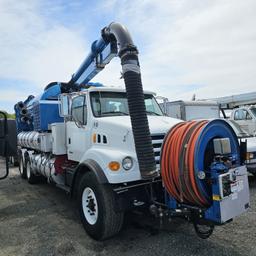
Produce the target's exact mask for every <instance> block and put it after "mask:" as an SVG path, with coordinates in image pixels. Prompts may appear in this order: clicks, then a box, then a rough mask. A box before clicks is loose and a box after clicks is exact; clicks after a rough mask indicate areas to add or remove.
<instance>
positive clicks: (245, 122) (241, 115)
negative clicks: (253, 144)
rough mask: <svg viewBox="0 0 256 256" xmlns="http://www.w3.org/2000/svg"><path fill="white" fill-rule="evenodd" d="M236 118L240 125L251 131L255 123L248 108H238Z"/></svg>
mask: <svg viewBox="0 0 256 256" xmlns="http://www.w3.org/2000/svg"><path fill="white" fill-rule="evenodd" d="M234 120H235V121H236V122H237V123H238V124H239V126H240V127H241V128H242V129H243V130H245V131H246V132H248V133H250V134H251V132H250V130H251V129H250V127H251V125H252V124H253V120H252V117H251V115H250V114H249V113H248V111H247V110H246V109H238V110H236V111H235V114H234Z"/></svg>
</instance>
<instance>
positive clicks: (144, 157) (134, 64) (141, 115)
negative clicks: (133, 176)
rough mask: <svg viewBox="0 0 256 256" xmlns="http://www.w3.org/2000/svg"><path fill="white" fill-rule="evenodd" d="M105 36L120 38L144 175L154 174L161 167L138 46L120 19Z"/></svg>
mask: <svg viewBox="0 0 256 256" xmlns="http://www.w3.org/2000/svg"><path fill="white" fill-rule="evenodd" d="M102 37H103V39H104V40H105V41H108V42H113V41H116V43H117V45H118V47H119V51H118V56H119V57H120V59H121V65H122V72H123V77H124V82H125V87H126V92H127V99H128V106H129V113H130V117H131V123H132V130H133V136H134V142H135V149H136V153H137V158H138V162H139V167H140V172H141V177H142V178H143V179H150V178H154V177H156V176H157V171H156V163H155V156H154V151H153V146H152V140H151V136H150V130H149V125H148V118H147V114H146V107H145V102H144V94H143V88H142V82H141V73H140V65H139V59H138V50H137V48H136V46H135V45H134V43H133V41H132V38H131V36H130V33H129V32H128V30H127V28H126V27H124V26H123V25H121V24H119V23H115V22H114V23H111V24H110V25H109V26H108V27H106V28H104V29H103V30H102Z"/></svg>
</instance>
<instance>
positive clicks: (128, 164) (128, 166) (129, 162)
mask: <svg viewBox="0 0 256 256" xmlns="http://www.w3.org/2000/svg"><path fill="white" fill-rule="evenodd" d="M122 166H123V168H124V169H125V170H126V171H128V170H130V169H131V168H132V166H133V161H132V158H131V157H129V156H127V157H126V158H124V159H123V162H122Z"/></svg>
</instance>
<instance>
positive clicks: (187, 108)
mask: <svg viewBox="0 0 256 256" xmlns="http://www.w3.org/2000/svg"><path fill="white" fill-rule="evenodd" d="M159 105H160V107H161V108H162V110H163V112H164V113H165V114H166V115H167V116H170V117H173V118H178V119H182V120H184V121H189V120H196V119H204V118H207V119H211V118H219V117H220V109H219V105H218V104H217V103H216V102H215V101H183V100H178V101H169V102H166V101H165V102H163V103H160V104H159Z"/></svg>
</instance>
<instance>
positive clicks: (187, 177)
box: [160, 120, 209, 207]
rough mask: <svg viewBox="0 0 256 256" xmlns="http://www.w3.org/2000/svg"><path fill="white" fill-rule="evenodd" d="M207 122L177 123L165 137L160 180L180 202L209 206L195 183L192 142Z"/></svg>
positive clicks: (194, 141)
mask: <svg viewBox="0 0 256 256" xmlns="http://www.w3.org/2000/svg"><path fill="white" fill-rule="evenodd" d="M207 123H208V121H205V120H204V121H189V122H183V123H179V124H177V125H175V126H174V127H173V128H172V129H171V130H170V131H169V132H168V134H167V135H166V137H165V140H164V143H163V146H162V151H161V161H160V164H161V174H162V179H163V183H164V185H165V188H166V190H167V192H168V193H169V194H170V195H171V196H172V197H173V198H175V199H176V200H177V201H178V202H180V203H189V204H193V205H197V206H201V207H206V206H208V205H209V202H208V200H207V199H206V198H205V197H204V195H203V194H202V193H201V192H200V189H199V188H198V186H197V183H196V179H197V177H195V172H194V156H195V145H196V142H197V139H198V137H199V135H200V133H201V131H202V129H203V128H204V127H205V125H206V124H207Z"/></svg>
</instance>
